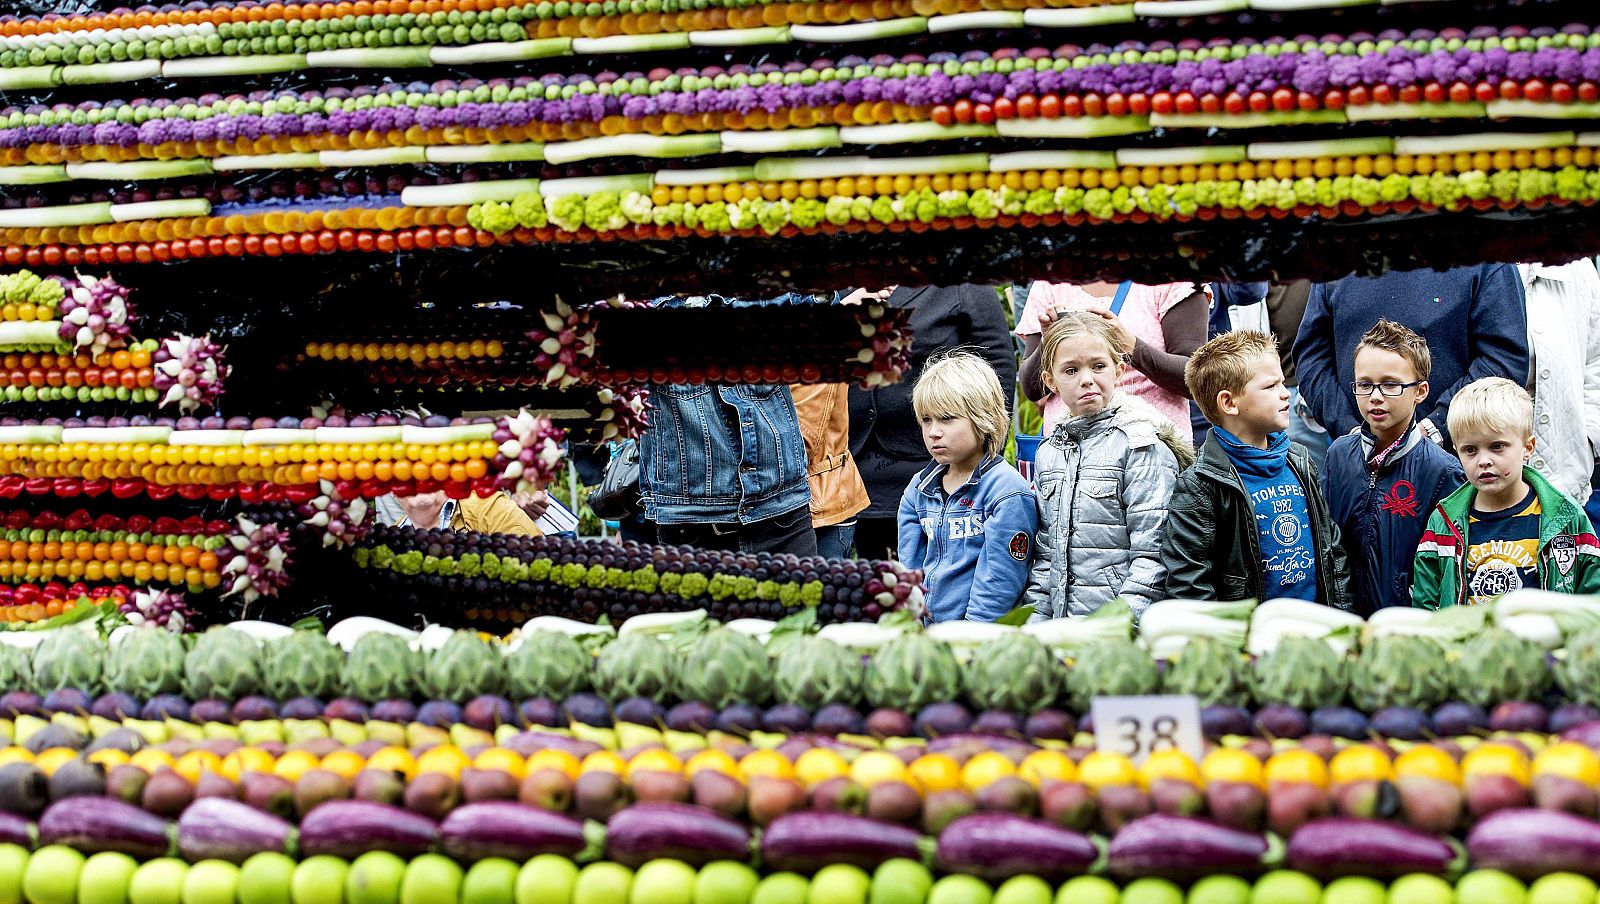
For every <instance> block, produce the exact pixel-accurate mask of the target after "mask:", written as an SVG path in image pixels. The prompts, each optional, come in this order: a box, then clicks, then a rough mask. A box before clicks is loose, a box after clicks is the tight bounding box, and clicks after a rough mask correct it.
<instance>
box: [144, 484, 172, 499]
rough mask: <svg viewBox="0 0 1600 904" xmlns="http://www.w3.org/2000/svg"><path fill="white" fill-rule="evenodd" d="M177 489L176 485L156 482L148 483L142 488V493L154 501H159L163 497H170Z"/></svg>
mask: <svg viewBox="0 0 1600 904" xmlns="http://www.w3.org/2000/svg"><path fill="white" fill-rule="evenodd" d="M177 491H178V488H177V487H169V486H162V485H160V484H157V483H152V484H149V485H148V486H146V487H145V488H144V494H145V495H146V496H149V497H150V498H151V499H153V500H155V501H156V502H160V501H161V500H163V499H171V498H172V494H173V493H176V492H177Z"/></svg>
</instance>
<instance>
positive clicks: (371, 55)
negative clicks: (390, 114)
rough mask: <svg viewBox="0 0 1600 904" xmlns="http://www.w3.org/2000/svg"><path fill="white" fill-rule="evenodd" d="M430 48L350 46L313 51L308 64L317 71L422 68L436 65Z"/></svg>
mask: <svg viewBox="0 0 1600 904" xmlns="http://www.w3.org/2000/svg"><path fill="white" fill-rule="evenodd" d="M429 49H430V48H427V47H371V48H369V47H349V48H344V49H341V50H313V51H312V52H310V53H308V54H306V65H307V66H310V67H312V68H314V69H422V68H426V67H428V66H432V65H433V60H432V59H430V58H429V56H428V53H429Z"/></svg>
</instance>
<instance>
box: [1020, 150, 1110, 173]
mask: <svg viewBox="0 0 1600 904" xmlns="http://www.w3.org/2000/svg"><path fill="white" fill-rule="evenodd" d="M1116 165H1117V155H1116V154H1115V153H1113V152H1111V151H1014V152H1012V153H1010V154H995V155H994V156H992V157H990V158H989V172H991V173H1014V172H1026V171H1027V170H1062V169H1110V168H1112V167H1114V166H1116Z"/></svg>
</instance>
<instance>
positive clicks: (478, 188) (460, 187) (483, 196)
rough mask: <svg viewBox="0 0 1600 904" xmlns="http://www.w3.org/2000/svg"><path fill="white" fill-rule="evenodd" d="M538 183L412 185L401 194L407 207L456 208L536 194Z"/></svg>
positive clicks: (402, 202) (504, 182) (501, 181)
mask: <svg viewBox="0 0 1600 904" xmlns="http://www.w3.org/2000/svg"><path fill="white" fill-rule="evenodd" d="M538 190H539V180H538V179H497V180H494V181H490V182H458V183H455V184H453V185H411V186H407V187H406V188H403V189H401V190H400V203H401V204H404V205H405V206H407V207H456V206H465V205H468V204H480V203H482V202H484V201H511V200H515V199H516V197H517V195H520V194H523V193H525V192H530V191H531V192H537V191H538Z"/></svg>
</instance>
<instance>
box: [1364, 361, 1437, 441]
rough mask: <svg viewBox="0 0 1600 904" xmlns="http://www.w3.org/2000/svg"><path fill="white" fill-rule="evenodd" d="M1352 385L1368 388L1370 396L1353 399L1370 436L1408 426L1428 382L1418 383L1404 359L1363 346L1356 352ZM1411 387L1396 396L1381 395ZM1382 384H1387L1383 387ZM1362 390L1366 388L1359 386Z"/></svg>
mask: <svg viewBox="0 0 1600 904" xmlns="http://www.w3.org/2000/svg"><path fill="white" fill-rule="evenodd" d="M1355 378H1356V379H1355V381H1356V383H1358V384H1371V385H1372V387H1373V391H1372V394H1371V395H1361V394H1359V393H1358V394H1357V395H1356V405H1357V406H1358V407H1360V409H1361V417H1362V418H1363V419H1365V420H1366V422H1367V426H1369V427H1371V428H1372V429H1373V431H1374V432H1379V433H1381V432H1383V431H1385V430H1393V429H1395V428H1397V427H1401V426H1404V425H1405V424H1408V423H1410V422H1411V416H1412V415H1413V414H1414V413H1415V412H1416V410H1417V405H1418V404H1419V403H1420V402H1421V401H1422V400H1423V399H1425V398H1427V397H1428V382H1427V381H1426V380H1418V379H1417V372H1416V370H1415V369H1413V368H1412V366H1411V364H1410V363H1409V362H1407V361H1406V359H1404V358H1402V357H1400V356H1399V355H1397V354H1395V353H1394V352H1392V351H1389V350H1388V349H1384V348H1371V347H1369V346H1363V347H1362V348H1361V349H1359V350H1357V351H1356V369H1355ZM1407 383H1415V384H1417V385H1415V386H1408V387H1406V388H1405V389H1402V390H1400V394H1399V395H1397V396H1387V395H1384V389H1389V390H1393V389H1394V388H1395V387H1396V386H1399V385H1404V384H1407ZM1385 384H1388V385H1387V386H1385ZM1361 388H1362V389H1366V388H1367V387H1366V386H1362V387H1361Z"/></svg>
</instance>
